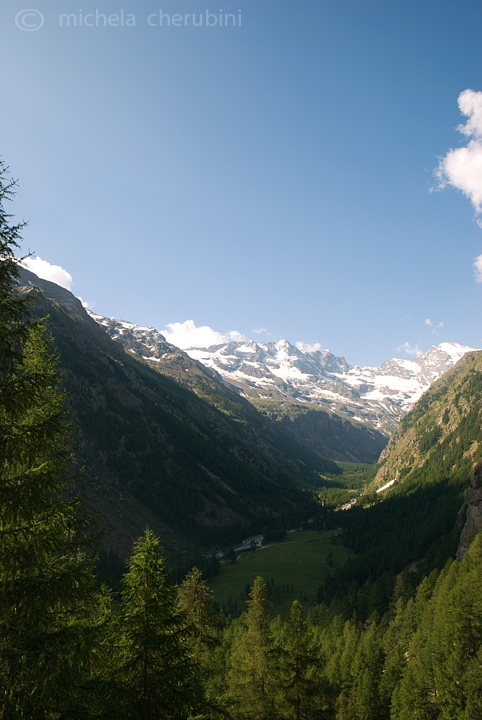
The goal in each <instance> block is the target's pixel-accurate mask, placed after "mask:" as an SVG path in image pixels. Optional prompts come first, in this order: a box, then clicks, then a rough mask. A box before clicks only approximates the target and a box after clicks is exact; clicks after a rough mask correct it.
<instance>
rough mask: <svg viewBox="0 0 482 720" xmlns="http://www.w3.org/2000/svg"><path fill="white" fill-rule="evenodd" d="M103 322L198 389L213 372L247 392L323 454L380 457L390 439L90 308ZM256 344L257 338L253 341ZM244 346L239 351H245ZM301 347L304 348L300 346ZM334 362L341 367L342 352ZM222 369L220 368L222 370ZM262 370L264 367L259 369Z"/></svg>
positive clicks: (132, 349) (144, 356)
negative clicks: (251, 383)
mask: <svg viewBox="0 0 482 720" xmlns="http://www.w3.org/2000/svg"><path fill="white" fill-rule="evenodd" d="M89 314H90V316H91V317H92V318H93V319H94V320H95V321H96V322H97V323H99V325H101V327H103V328H104V329H105V330H106V331H107V333H108V334H109V337H110V338H111V339H112V340H115V341H116V342H119V343H120V344H121V345H122V346H123V347H124V349H125V350H126V351H128V352H129V353H131V354H132V355H134V356H136V357H138V358H139V359H141V360H143V361H144V362H146V363H147V364H148V365H150V366H151V367H152V368H153V369H154V370H156V371H158V372H161V373H163V374H167V375H169V376H170V377H173V378H175V379H176V380H177V381H179V382H181V383H182V384H188V385H189V386H190V387H191V388H192V389H194V390H195V391H196V392H198V391H199V390H198V389H197V384H198V383H197V379H198V378H199V377H200V376H204V377H205V376H206V375H207V376H209V378H211V379H212V380H211V382H214V383H215V384H216V385H218V384H219V383H221V384H222V385H224V386H225V387H230V388H231V389H232V390H234V391H235V392H236V394H237V395H238V396H239V397H241V396H245V397H246V398H247V399H248V400H249V401H250V403H251V404H254V405H255V407H256V408H257V409H258V410H260V411H262V413H263V414H264V415H265V416H266V417H267V418H269V419H270V420H274V421H275V422H276V424H278V425H279V426H280V427H282V428H283V429H284V430H286V431H288V432H290V433H291V434H292V435H293V436H294V437H295V438H296V440H297V441H299V442H301V443H303V444H304V445H306V446H308V447H309V448H310V450H311V451H312V452H314V453H316V454H317V455H318V456H319V457H320V458H330V459H331V460H336V461H345V462H346V461H351V462H365V463H371V462H375V461H376V460H377V459H378V457H379V455H380V452H381V451H382V450H383V448H384V447H385V445H386V442H387V439H386V437H385V436H384V435H382V434H381V433H380V432H378V431H376V430H374V429H373V428H370V427H369V426H367V425H366V424H365V423H361V422H356V421H353V420H351V419H350V418H346V417H341V416H340V415H338V414H337V413H334V412H332V411H331V410H330V409H329V408H328V407H326V406H321V407H320V405H318V404H317V403H316V402H315V403H309V404H308V403H305V404H302V403H301V400H297V395H296V394H295V395H294V396H293V397H290V396H286V397H285V396H283V395H276V396H273V398H272V399H269V398H268V399H267V398H266V396H263V395H261V396H255V395H254V394H248V393H247V392H245V388H244V389H241V388H240V387H239V385H238V384H236V382H232V378H231V376H229V375H227V374H226V373H224V372H223V371H222V368H218V367H212V366H210V365H209V364H208V365H204V363H203V362H201V361H200V360H199V359H198V358H197V353H196V352H194V351H189V352H183V351H182V350H179V348H176V347H175V346H174V345H171V344H170V343H168V342H167V341H166V339H165V337H164V336H163V335H162V334H161V333H159V332H158V331H157V330H155V329H154V328H146V327H140V326H138V325H135V324H133V323H129V322H124V321H122V320H114V319H111V318H107V317H104V316H102V315H98V314H96V313H92V312H90V313H89ZM253 345H254V343H253ZM242 352H243V350H242V349H240V350H239V351H238V353H241V354H242ZM297 352H298V351H297ZM333 363H334V364H333V367H334V368H335V367H337V368H338V367H339V366H338V362H337V360H336V358H334V359H333ZM218 370H220V372H218ZM259 372H260V374H261V372H262V370H261V369H260V370H259Z"/></svg>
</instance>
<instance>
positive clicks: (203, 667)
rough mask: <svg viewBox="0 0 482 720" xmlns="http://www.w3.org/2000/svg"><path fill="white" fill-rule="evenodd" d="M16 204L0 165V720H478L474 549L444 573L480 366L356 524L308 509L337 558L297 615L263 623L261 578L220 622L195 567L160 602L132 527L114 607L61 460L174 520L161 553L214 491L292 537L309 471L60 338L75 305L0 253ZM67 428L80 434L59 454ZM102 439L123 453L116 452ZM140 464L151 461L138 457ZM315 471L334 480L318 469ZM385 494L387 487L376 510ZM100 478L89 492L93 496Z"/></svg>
mask: <svg viewBox="0 0 482 720" xmlns="http://www.w3.org/2000/svg"><path fill="white" fill-rule="evenodd" d="M13 190H14V184H13V183H10V182H8V179H7V173H6V171H5V168H4V166H3V165H1V164H0V260H1V261H0V398H1V403H0V480H1V482H0V539H1V542H0V687H1V689H2V692H1V694H0V717H1V718H3V719H4V720H32V719H35V720H61V719H64V720H78V719H80V718H81V719H82V720H90V719H92V720H94V719H95V718H97V719H99V720H100V719H103V720H107V719H108V718H115V719H116V720H117V719H120V720H122V719H125V720H213V719H216V718H218V719H221V718H232V720H301V719H304V720H317V719H319V720H324V719H330V720H454V719H455V718H456V719H457V720H477V719H478V718H479V717H480V716H481V715H482V693H481V688H482V670H481V668H482V574H481V570H480V568H481V565H482V533H479V534H477V535H476V536H475V538H474V539H473V540H472V542H470V546H469V547H468V549H467V551H466V552H465V554H464V555H463V558H462V560H461V562H457V561H456V560H454V559H453V558H454V554H455V550H456V548H457V543H458V538H459V535H460V530H461V527H460V526H457V525H456V518H457V513H458V511H459V509H460V507H461V504H462V499H463V496H464V492H465V490H466V489H467V487H468V484H469V479H470V477H472V486H473V487H472V489H473V490H475V489H477V487H478V485H479V484H480V477H481V464H482V463H481V440H482V435H481V417H480V413H481V408H482V402H481V400H482V398H481V393H482V383H481V377H482V373H481V370H482V355H480V354H478V355H475V356H473V357H468V358H466V359H465V360H462V361H461V363H460V365H458V366H457V367H455V368H454V370H453V371H452V373H451V374H450V375H449V376H448V377H446V378H443V379H442V380H441V381H440V382H439V383H438V384H437V385H436V386H434V387H433V389H432V390H431V391H430V392H429V393H428V394H427V395H426V396H424V397H423V398H422V399H421V401H420V403H419V404H418V405H417V406H416V407H415V408H414V410H413V411H412V413H411V414H410V415H409V416H407V418H406V419H405V420H404V423H403V425H402V427H401V428H400V431H399V432H398V435H397V437H396V438H395V439H394V440H393V441H392V442H391V443H390V445H389V448H388V449H387V452H386V454H385V455H384V456H383V458H382V460H381V464H380V467H379V470H378V475H377V477H376V479H375V481H374V484H373V486H372V488H368V492H366V493H365V494H362V497H361V498H360V502H359V503H357V505H359V506H360V507H356V506H355V507H354V508H352V509H351V510H349V511H347V512H344V513H334V512H328V510H327V508H325V509H324V513H323V515H321V516H320V517H317V518H316V522H314V523H313V527H314V528H315V527H316V525H317V524H318V525H320V524H321V523H322V522H325V523H326V525H330V524H331V525H339V529H338V530H337V532H336V533H334V537H335V538H336V542H343V543H344V544H345V545H346V547H347V548H350V549H351V550H352V551H353V553H354V554H353V557H352V559H351V560H349V561H348V562H347V563H346V564H345V565H344V566H343V567H341V568H338V569H337V571H336V572H334V573H333V575H332V576H331V577H329V578H328V579H327V581H326V583H325V584H324V585H320V589H319V594H318V601H319V602H318V603H317V604H312V606H311V607H310V609H309V612H308V613H307V612H306V610H305V609H304V608H303V606H302V604H301V603H300V602H299V601H298V600H296V601H295V602H293V604H292V606H291V610H290V612H289V614H288V616H287V617H286V618H280V617H276V618H273V617H272V613H271V609H270V603H269V587H268V583H267V581H266V579H263V578H261V577H258V578H256V580H255V581H254V582H253V584H252V585H251V587H248V588H247V593H248V596H249V597H248V602H247V607H246V611H245V612H244V613H243V614H242V615H241V616H240V617H237V618H232V617H229V616H226V615H225V614H224V613H221V612H219V610H218V609H216V608H215V606H214V604H213V598H212V593H211V592H210V590H209V588H208V586H207V583H206V580H204V579H203V577H202V573H201V572H200V571H199V570H198V569H197V568H191V569H190V571H189V572H187V574H186V576H185V577H184V579H183V581H182V583H179V585H178V586H177V587H176V586H175V585H174V584H173V583H172V582H171V580H170V577H169V568H168V564H167V562H166V557H165V554H164V551H163V549H162V546H161V544H160V542H159V539H158V538H157V537H156V535H155V533H154V532H153V531H152V530H150V529H146V530H144V531H143V532H142V534H140V537H138V539H137V541H136V542H135V543H134V547H133V549H131V551H130V553H129V559H128V561H127V564H126V567H125V571H124V573H123V577H122V580H121V582H120V583H119V584H118V586H117V587H116V588H115V591H114V590H111V589H110V588H109V587H108V586H106V585H104V584H102V585H101V584H100V583H99V581H98V579H97V578H96V576H95V574H94V560H93V556H94V553H95V547H96V539H95V538H92V529H91V528H92V524H91V518H89V517H88V516H87V515H86V512H85V509H84V506H83V504H82V502H81V501H80V499H79V498H78V497H76V494H75V488H76V487H78V486H79V467H78V466H79V460H78V458H79V457H81V458H82V457H85V458H88V457H89V453H92V454H94V455H95V454H99V456H100V458H101V462H100V463H99V465H98V466H97V467H99V468H102V467H104V468H107V470H106V472H107V473H108V472H113V471H115V472H117V473H118V477H119V478H121V480H120V481H119V485H118V486H116V492H117V491H119V492H126V493H127V492H129V493H131V492H132V496H133V498H135V500H136V502H139V503H141V504H142V501H143V500H144V499H145V498H146V497H147V498H148V502H147V503H146V507H151V506H153V507H154V510H155V508H156V503H157V504H158V507H159V510H158V511H157V516H158V517H159V518H161V520H162V521H166V526H167V521H169V522H173V520H172V518H174V527H175V528H177V531H178V532H179V533H180V532H181V530H182V527H181V525H180V524H179V523H180V520H181V519H182V518H183V517H184V515H183V514H182V506H183V505H184V506H185V510H186V513H185V514H186V516H187V517H188V518H189V523H190V525H189V528H188V530H186V532H188V531H189V532H191V533H192V532H193V530H192V528H194V529H198V528H200V527H201V518H200V516H199V515H196V511H197V509H198V505H197V503H199V507H200V508H201V509H202V511H204V513H205V514H204V516H203V518H202V519H203V520H205V518H206V517H208V516H207V515H206V506H207V507H208V508H210V509H213V508H214V502H213V504H212V506H209V505H207V503H208V501H209V500H211V501H212V500H213V495H209V493H210V492H212V490H210V488H212V487H213V483H214V486H215V487H216V503H219V499H221V500H224V501H225V506H224V507H225V508H226V512H227V513H228V511H229V512H232V513H238V514H239V517H241V518H245V519H246V520H248V519H249V520H250V521H251V522H254V521H255V518H256V521H258V522H259V521H266V518H268V517H270V513H271V519H277V520H278V521H279V522H283V521H284V520H286V519H288V518H291V519H292V518H295V517H296V514H297V513H300V512H301V509H303V510H304V511H305V512H306V511H307V509H311V507H312V505H311V494H309V498H308V502H307V503H305V502H304V498H303V494H302V483H301V479H302V478H306V477H311V474H315V469H316V467H317V462H318V460H315V461H314V465H313V466H312V467H311V466H310V465H309V462H310V461H311V460H310V458H312V456H310V454H309V453H307V454H305V455H303V462H304V463H305V464H306V467H305V466H304V465H303V464H302V463H300V460H299V458H296V454H295V452H294V451H295V449H296V446H294V445H292V444H290V443H289V441H288V440H287V441H286V442H287V444H286V447H285V448H284V450H283V452H281V451H280V445H278V444H277V442H278V441H279V440H280V438H282V437H283V436H277V435H276V434H270V433H269V432H268V431H267V430H266V426H265V425H264V421H263V420H262V419H260V420H259V423H258V424H256V423H254V424H250V423H249V422H248V413H249V412H251V411H249V410H248V409H246V408H244V405H243V404H242V403H241V404H240V405H235V404H234V405H232V404H230V403H231V398H230V397H229V396H225V397H224V400H225V401H226V404H225V405H223V403H222V402H221V401H220V399H219V396H218V395H216V398H215V400H214V401H213V402H212V403H209V402H207V401H205V400H202V403H203V404H202V408H203V413H202V419H201V413H200V411H199V407H200V406H198V405H196V403H197V402H199V397H198V395H197V394H196V393H195V392H193V391H192V390H188V389H183V388H180V386H179V385H178V384H176V383H174V382H173V381H172V380H171V379H169V378H167V379H166V378H161V376H160V375H159V373H155V372H154V371H152V370H151V369H149V368H144V367H143V366H142V365H139V363H138V361H136V360H133V359H132V358H129V357H128V356H126V355H125V354H124V353H123V351H122V350H120V351H119V350H118V349H117V348H116V346H115V345H113V344H112V342H111V340H110V339H109V338H107V336H105V334H103V333H102V331H101V330H100V329H99V328H97V329H95V328H94V326H92V325H89V323H88V322H87V323H85V324H84V322H83V320H82V321H80V322H78V321H77V322H75V316H76V314H77V313H80V317H82V315H81V311H80V310H79V307H80V305H79V304H76V303H73V305H71V306H69V305H68V304H67V306H65V305H64V306H60V305H58V304H56V303H55V302H48V301H47V300H46V299H45V296H44V297H42V298H40V300H39V299H38V298H37V299H35V298H34V293H33V292H32V288H31V287H30V288H29V287H25V286H24V288H23V290H18V287H19V277H18V276H19V269H18V264H17V262H16V260H15V258H14V249H15V248H16V247H18V245H17V243H18V240H19V239H20V231H21V228H22V225H18V224H17V225H14V224H12V221H11V218H10V216H9V215H8V214H7V213H6V212H5V210H4V205H3V203H4V202H5V201H6V200H7V199H9V197H10V196H11V195H12V193H13ZM16 288H17V289H16ZM69 302H70V301H69ZM47 308H48V309H49V312H50V313H51V316H52V317H54V320H53V321H51V322H52V324H51V327H53V328H58V329H59V334H58V337H57V348H58V350H59V351H60V352H64V353H67V355H68V353H69V352H70V361H71V365H70V366H69V368H70V369H69V372H70V376H69V378H68V379H69V380H71V381H72V382H75V383H77V384H78V387H79V388H83V394H82V393H80V397H81V398H82V397H83V396H85V398H87V399H88V402H87V400H85V398H84V399H83V400H81V401H79V404H78V405H76V404H75V403H73V410H72V409H70V408H69V405H68V403H67V394H66V391H65V389H62V388H63V385H64V384H65V382H64V381H63V380H62V377H61V376H60V375H59V372H58V370H57V356H56V354H55V352H54V350H53V342H52V340H51V339H49V338H48V337H47V333H46V324H45V322H44V321H39V320H38V319H36V317H37V316H38V315H39V314H43V311H45V310H46V309H47ZM73 321H74V322H73ZM94 325H95V323H94ZM95 333H101V334H100V335H98V336H96V334H95ZM94 350H95V351H94ZM87 358H89V361H88V362H87ZM92 358H93V360H92ZM101 380H102V383H103V384H102V383H101ZM208 394H209V393H208ZM173 399H174V400H175V402H173ZM83 402H86V407H89V408H90V410H89V412H87V411H86V410H85V407H84V406H83V405H82V403H83ZM232 402H233V403H234V400H232ZM217 403H218V404H219V403H220V404H221V405H223V409H219V407H216V404H217ZM126 408H127V409H128V412H125V410H126ZM243 408H244V410H245V412H246V414H243ZM188 409H189V413H188ZM234 409H236V413H234V414H235V417H234V418H233V411H234ZM147 410H149V412H150V414H149V415H148V414H147ZM198 412H199V413H200V414H199V415H198V414H197V413H198ZM253 412H254V411H253ZM74 413H75V414H76V415H77V417H78V418H79V420H80V421H81V422H82V423H83V425H82V433H81V434H78V435H77V448H76V440H75V428H74V424H73V422H72V415H73V414H74ZM83 413H85V415H83ZM95 418H96V419H95ZM99 418H100V420H101V421H102V422H100V421H99ZM226 418H227V419H226ZM89 422H90V423H92V424H93V427H92V428H91V429H90V430H89ZM96 423H97V424H96ZM129 423H132V424H133V425H132V428H134V429H135V428H136V427H138V426H139V427H140V428H141V431H142V432H138V434H137V435H136V433H135V432H134V433H133V435H132V437H134V438H135V442H136V443H137V444H138V445H136V446H135V447H134V448H130V447H127V448H126V447H125V446H126V444H127V445H128V443H129V440H128V439H127V438H128V435H129V434H128V432H127V429H128V428H129ZM238 424H240V425H239V427H240V428H241V429H242V430H241V432H240V440H238V444H237V445H235V446H234V447H233V446H232V443H233V442H234V434H233V432H234V431H233V427H238ZM106 425H109V427H110V429H108V428H106ZM112 428H113V430H112ZM132 428H131V429H132ZM109 433H110V434H113V437H109ZM251 436H252V442H248V438H249V437H251ZM129 437H131V436H130V435H129ZM153 438H154V439H157V440H158V441H159V438H161V439H162V441H163V442H162V444H161V445H160V447H161V450H162V452H165V453H166V456H165V457H164V456H163V455H162V454H161V455H159V456H152V457H153V460H154V461H155V462H153V466H155V468H154V469H155V472H156V473H158V469H159V468H158V464H157V463H158V462H159V463H160V462H161V461H163V462H164V465H162V468H163V471H162V472H163V473H164V472H165V473H167V472H168V470H169V467H170V464H171V469H172V468H174V470H173V472H172V475H166V476H164V475H156V477H157V478H158V482H159V485H160V487H161V491H160V492H159V494H158V495H156V488H154V487H153V486H152V485H149V484H146V483H145V482H144V483H143V482H140V485H139V487H140V489H139V488H135V487H134V489H133V488H132V485H134V480H135V479H136V478H145V477H148V478H149V477H150V476H149V474H148V472H147V470H146V468H147V465H146V468H144V467H143V468H142V473H140V475H136V473H139V467H138V466H137V464H136V463H137V462H139V458H143V457H144V458H146V457H149V454H148V453H149V452H150V449H151V445H150V443H151V441H152V439H153ZM176 438H181V440H182V441H183V442H182V443H180V444H177V445H176V444H175V443H174V439H176ZM114 441H115V446H117V445H119V444H120V446H121V447H122V448H123V451H122V453H121V454H116V453H115V452H113V451H112V449H111V448H112V442H114ZM275 441H276V442H275ZM158 444H159V443H158ZM139 447H141V449H142V448H143V449H144V450H146V452H147V455H142V454H141V455H139V454H136V453H137V450H138V448H139ZM180 448H182V449H183V454H182V455H181V456H179V449H180ZM253 448H254V449H253ZM76 452H77V453H80V455H79V454H77V460H76V459H75V458H76ZM110 452H112V455H109V453H110ZM277 453H278V455H276V454H277ZM291 453H293V454H291ZM275 460H277V463H276V464H275V465H274V468H272V467H271V466H270V465H269V463H270V462H274V461H275ZM185 462H186V463H188V464H186V465H184V463H185ZM204 463H208V465H207V468H208V469H206V467H205V466H204ZM263 463H267V464H268V465H267V466H265V465H263ZM123 464H125V466H126V467H125V468H124V467H123ZM196 464H197V465H196ZM300 466H301V467H303V468H304V472H307V473H308V474H307V475H300V474H299V472H300ZM195 467H198V469H199V470H198V471H196V472H194V482H192V483H191V484H190V485H188V479H189V477H190V473H191V472H193V468H195ZM330 469H331V470H333V472H338V470H339V468H338V466H336V465H334V466H332V465H331V464H330V463H328V462H327V463H326V466H325V472H328V471H329V470H330ZM215 470H216V472H217V473H218V474H216V472H215ZM352 470H353V472H354V474H356V473H355V470H354V469H352ZM201 471H203V472H204V475H203V473H202V472H201ZM224 471H226V472H227V475H226V477H229V479H230V481H231V484H230V485H229V486H228V487H226V485H227V483H223V481H222V472H224ZM394 474H395V475H394ZM393 475H394V478H395V480H396V482H394V483H393V485H391V486H390V487H387V488H386V489H385V490H383V491H382V492H380V493H378V494H377V493H376V489H380V487H383V486H384V485H387V482H386V481H387V477H388V478H390V479H392V477H393ZM105 477H106V476H104V475H101V474H100V473H99V476H93V475H90V476H89V475H87V479H88V482H93V483H99V484H100V485H101V484H102V482H104V480H105ZM206 477H209V478H210V479H211V481H212V482H210V483H208V482H207V481H206V480H205V478H206ZM159 478H161V480H166V478H167V480H166V481H165V482H161V481H160V479H159ZM174 479H175V481H176V484H174ZM331 479H333V478H331ZM85 482H86V481H85V480H84V483H85ZM388 482H390V480H389V481H388ZM177 490H179V497H180V500H179V499H177V495H176V492H177ZM386 492H388V497H385V496H384V493H386ZM143 493H144V494H143ZM170 494H172V497H173V498H174V501H173V502H172V503H170V504H169V502H168V501H169V499H170V497H171V495H170ZM230 494H232V495H234V497H235V499H234V500H231V501H230V500H229V499H228V498H229V497H230ZM273 494H275V495H274V498H275V500H274V502H275V503H276V504H274V503H273ZM101 496H102V495H98V496H97V497H101ZM106 497H107V495H106ZM119 501H120V502H122V501H123V499H122V497H121V496H119ZM268 501H269V503H270V504H269V506H266V505H265V504H266V503H267V502H268ZM163 503H166V508H165V507H164V506H163ZM176 503H177V505H176ZM243 503H244V505H243ZM221 505H222V504H221ZM361 506H362V507H361ZM176 508H179V510H178V516H177V520H176ZM135 511H136V505H135V504H134V503H132V502H131V503H130V504H129V512H131V513H135ZM217 511H218V512H219V504H218V507H217ZM129 512H127V513H126V515H124V516H123V518H125V517H126V516H128V514H129ZM243 512H244V513H245V515H243V514H242V513H243ZM168 513H171V514H172V516H171V515H168ZM152 516H153V517H156V513H155V512H152ZM214 516H215V512H214ZM138 519H139V516H137V518H136V520H135V521H133V522H132V527H135V526H136V522H138ZM124 521H125V520H124V519H123V520H122V521H121V522H119V524H118V526H117V527H118V531H119V532H120V531H121V529H122V527H123V526H122V522H124ZM176 522H178V524H177V525H176ZM198 524H199V525H198ZM205 524H207V525H208V527H209V523H205ZM161 527H162V523H161ZM312 532H313V533H316V530H315V529H313V530H312ZM319 532H320V533H321V532H323V530H322V529H321V527H320V529H319ZM261 552H262V551H261ZM234 561H235V558H234Z"/></svg>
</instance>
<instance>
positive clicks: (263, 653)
mask: <svg viewBox="0 0 482 720" xmlns="http://www.w3.org/2000/svg"><path fill="white" fill-rule="evenodd" d="M247 604H248V611H247V613H246V614H245V616H244V624H245V631H244V633H243V634H242V635H240V636H239V637H238V638H237V639H236V641H235V643H234V645H233V649H232V655H231V670H230V673H229V676H228V685H229V690H230V694H231V696H232V698H233V699H234V703H235V706H234V708H233V715H234V717H239V718H250V719H251V720H273V718H275V717H276V713H275V687H274V678H273V670H274V658H273V653H272V649H273V643H272V637H271V632H270V615H269V609H270V604H269V601H268V589H267V587H266V583H265V582H264V580H263V578H261V577H257V578H256V580H255V581H254V583H253V587H252V588H251V592H250V594H249V600H248V603H247Z"/></svg>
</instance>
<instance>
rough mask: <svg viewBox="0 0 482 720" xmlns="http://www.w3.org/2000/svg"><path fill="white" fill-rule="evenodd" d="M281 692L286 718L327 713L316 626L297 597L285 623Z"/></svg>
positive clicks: (301, 718) (307, 719) (300, 718)
mask: <svg viewBox="0 0 482 720" xmlns="http://www.w3.org/2000/svg"><path fill="white" fill-rule="evenodd" d="M283 630H284V632H283V638H282V653H281V662H280V674H279V679H278V683H277V685H278V692H279V694H280V696H281V700H280V708H281V713H282V717H284V718H286V720H315V719H316V718H322V717H324V708H323V705H324V702H323V700H324V697H323V696H324V693H323V691H322V685H323V683H322V678H321V673H320V664H321V663H320V659H319V656H318V654H317V653H316V650H315V645H314V635H313V628H312V627H310V626H309V624H308V621H307V618H306V613H305V611H304V609H303V606H302V605H301V603H299V602H298V600H295V601H294V603H293V605H292V606H291V612H290V615H289V617H288V619H287V621H286V623H285V624H284V628H283Z"/></svg>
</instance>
